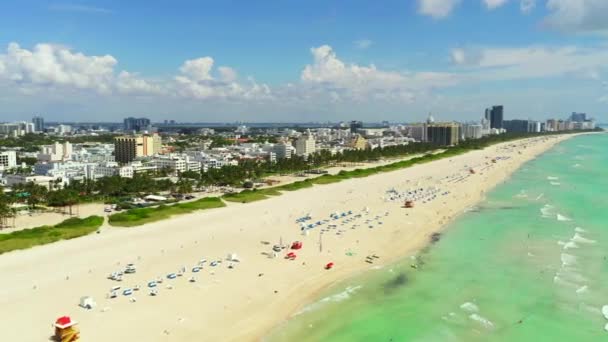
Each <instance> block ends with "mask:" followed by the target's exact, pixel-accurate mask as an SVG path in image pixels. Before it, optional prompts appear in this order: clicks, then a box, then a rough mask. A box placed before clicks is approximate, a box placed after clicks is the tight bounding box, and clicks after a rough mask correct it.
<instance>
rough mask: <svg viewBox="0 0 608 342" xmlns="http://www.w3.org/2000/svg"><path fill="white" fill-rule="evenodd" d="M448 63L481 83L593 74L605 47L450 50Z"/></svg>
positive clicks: (605, 52)
mask: <svg viewBox="0 0 608 342" xmlns="http://www.w3.org/2000/svg"><path fill="white" fill-rule="evenodd" d="M452 60H453V61H454V62H455V63H457V64H459V65H462V66H465V67H466V68H467V69H466V71H465V73H467V75H468V76H473V77H475V78H476V79H481V80H514V79H534V78H546V77H555V76H563V75H576V74H585V75H588V74H590V72H595V70H597V69H599V68H603V67H604V66H605V61H606V60H608V47H605V46H596V47H587V48H582V47H577V46H558V47H551V46H529V47H518V48H502V47H501V48H494V47H490V48H477V49H454V50H452Z"/></svg>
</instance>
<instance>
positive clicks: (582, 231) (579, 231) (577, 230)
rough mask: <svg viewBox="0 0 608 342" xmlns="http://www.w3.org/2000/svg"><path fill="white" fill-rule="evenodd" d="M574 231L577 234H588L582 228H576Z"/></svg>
mask: <svg viewBox="0 0 608 342" xmlns="http://www.w3.org/2000/svg"><path fill="white" fill-rule="evenodd" d="M574 231H575V232H577V233H586V232H587V231H586V230H584V229H583V228H581V227H576V228H574Z"/></svg>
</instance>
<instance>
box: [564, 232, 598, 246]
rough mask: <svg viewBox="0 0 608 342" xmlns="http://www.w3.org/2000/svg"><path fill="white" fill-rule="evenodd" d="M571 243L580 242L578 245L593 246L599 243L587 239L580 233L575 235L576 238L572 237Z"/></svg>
mask: <svg viewBox="0 0 608 342" xmlns="http://www.w3.org/2000/svg"><path fill="white" fill-rule="evenodd" d="M570 241H574V242H578V243H587V244H593V243H596V242H597V241H595V240H591V239H586V238H584V237H583V236H582V235H581V234H579V233H574V236H573V237H572V239H570Z"/></svg>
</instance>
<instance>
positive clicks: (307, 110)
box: [0, 0, 608, 122]
mask: <svg viewBox="0 0 608 342" xmlns="http://www.w3.org/2000/svg"><path fill="white" fill-rule="evenodd" d="M607 17H608V0H377V1H369V0H307V1H301V0H264V1H261V0H209V1H207V0H155V1H150V0H148V1H140V0H128V1H125V0H90V1H86V0H80V1H76V0H73V1H71V0H66V1H61V0H58V1H55V0H6V1H1V2H0V121H13V120H30V119H31V117H32V116H34V115H41V116H43V117H45V119H46V120H47V121H80V122H96V121H121V120H122V119H123V118H124V117H128V116H137V117H148V118H150V119H152V120H153V121H162V120H176V121H178V122H233V121H245V122H269V121H272V122H312V121H320V122H324V121H332V122H337V121H347V120H363V121H366V122H378V121H383V120H388V121H391V122H412V121H418V120H422V119H424V118H426V117H427V115H428V113H429V112H432V113H433V116H434V117H435V119H436V120H442V121H448V120H458V121H467V120H478V119H479V118H481V116H482V115H483V112H484V109H485V108H486V107H489V106H492V105H497V104H502V105H504V106H505V119H513V118H521V119H526V118H530V119H546V118H549V117H558V118H566V117H567V116H568V115H569V113H570V112H573V111H577V112H586V113H588V115H590V116H592V117H595V118H596V119H598V120H599V121H603V120H604V119H605V111H604V109H605V108H606V105H607V103H608V72H607V71H608V70H606V69H607V68H606V67H607V66H606V64H607V62H608V20H605V18H607ZM604 121H605V120H604Z"/></svg>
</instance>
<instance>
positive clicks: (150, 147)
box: [114, 134, 162, 163]
mask: <svg viewBox="0 0 608 342" xmlns="http://www.w3.org/2000/svg"><path fill="white" fill-rule="evenodd" d="M161 144H162V140H161V138H160V136H159V135H158V134H153V135H134V136H124V137H116V138H114V160H116V161H117V162H120V163H129V162H132V161H133V160H135V159H136V158H138V157H149V156H153V155H155V154H157V153H159V152H160V145H161Z"/></svg>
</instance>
